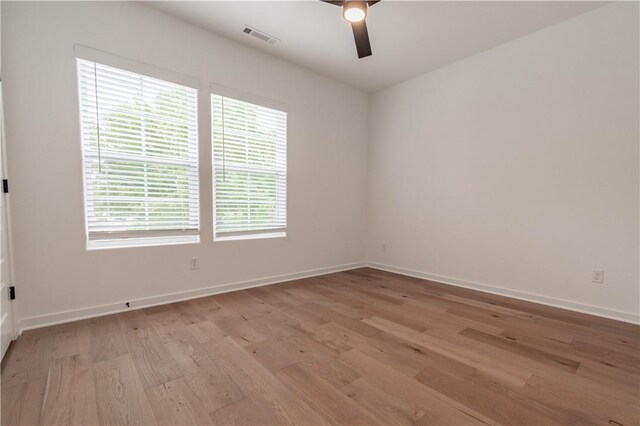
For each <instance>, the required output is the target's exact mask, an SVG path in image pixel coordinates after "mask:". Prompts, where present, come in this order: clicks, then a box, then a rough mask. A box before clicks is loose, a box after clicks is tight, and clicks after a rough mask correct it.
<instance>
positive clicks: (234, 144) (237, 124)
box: [211, 95, 287, 238]
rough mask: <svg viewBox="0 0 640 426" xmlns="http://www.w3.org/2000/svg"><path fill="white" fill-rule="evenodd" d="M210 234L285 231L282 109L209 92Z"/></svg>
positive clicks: (284, 141)
mask: <svg viewBox="0 0 640 426" xmlns="http://www.w3.org/2000/svg"><path fill="white" fill-rule="evenodd" d="M211 112H212V127H213V175H214V181H215V182H214V185H215V207H214V210H215V236H216V238H221V237H223V238H224V237H233V236H238V237H240V236H244V235H254V234H269V233H284V232H285V231H286V226H287V113H286V112H283V111H279V110H276V109H272V108H267V107H264V106H260V105H255V104H252V103H249V102H243V101H240V100H237V99H233V98H229V97H224V96H219V95H212V96H211Z"/></svg>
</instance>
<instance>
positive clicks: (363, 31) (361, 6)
mask: <svg viewBox="0 0 640 426" xmlns="http://www.w3.org/2000/svg"><path fill="white" fill-rule="evenodd" d="M320 1H323V2H325V3H331V4H333V5H335V6H340V7H341V8H342V16H344V19H346V20H347V21H349V22H351V29H352V30H353V38H354V39H355V40H356V50H357V51H358V58H359V59H362V58H366V57H367V56H371V43H369V33H368V32H367V8H369V7H371V6H373V5H374V4H376V3H378V2H379V1H380V0H371V1H356V0H344V1H331V0H320Z"/></svg>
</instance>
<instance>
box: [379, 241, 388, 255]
mask: <svg viewBox="0 0 640 426" xmlns="http://www.w3.org/2000/svg"><path fill="white" fill-rule="evenodd" d="M380 248H381V249H382V252H383V253H384V252H385V251H387V245H386V244H385V243H382V246H381V247H380Z"/></svg>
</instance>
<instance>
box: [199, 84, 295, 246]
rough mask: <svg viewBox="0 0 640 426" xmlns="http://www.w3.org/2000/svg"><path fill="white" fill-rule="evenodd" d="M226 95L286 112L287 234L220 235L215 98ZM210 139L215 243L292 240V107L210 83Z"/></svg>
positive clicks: (240, 233)
mask: <svg viewBox="0 0 640 426" xmlns="http://www.w3.org/2000/svg"><path fill="white" fill-rule="evenodd" d="M214 95H215V96H222V97H227V98H233V99H234V100H237V101H241V102H247V103H250V104H253V105H258V106H261V107H265V108H270V109H274V110H277V111H280V112H284V113H285V114H286V115H287V116H286V126H285V134H286V138H285V162H286V167H285V202H284V209H285V215H286V216H285V217H286V219H285V228H284V230H283V231H274V230H255V231H239V232H226V233H224V235H217V232H216V203H217V197H216V170H215V148H214V139H213V120H212V117H213V105H212V96H214ZM208 103H209V117H210V120H211V121H210V122H209V137H210V149H211V169H210V170H211V191H212V209H211V214H212V219H213V220H212V225H213V241H214V242H229V241H246V240H264V239H284V240H286V239H288V236H289V201H290V191H289V135H290V132H289V115H290V110H289V106H288V105H287V104H286V103H284V102H281V101H277V100H274V99H270V98H266V97H262V96H259V95H254V94H252V93H248V92H244V91H242V90H238V89H234V88H231V87H227V86H222V85H219V84H216V83H210V84H209V99H208Z"/></svg>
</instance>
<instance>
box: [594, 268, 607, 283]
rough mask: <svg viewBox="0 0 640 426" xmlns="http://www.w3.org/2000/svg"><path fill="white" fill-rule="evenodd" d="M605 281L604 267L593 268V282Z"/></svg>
mask: <svg viewBox="0 0 640 426" xmlns="http://www.w3.org/2000/svg"><path fill="white" fill-rule="evenodd" d="M603 281H604V269H592V270H591V282H593V283H598V284H602V282H603Z"/></svg>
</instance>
